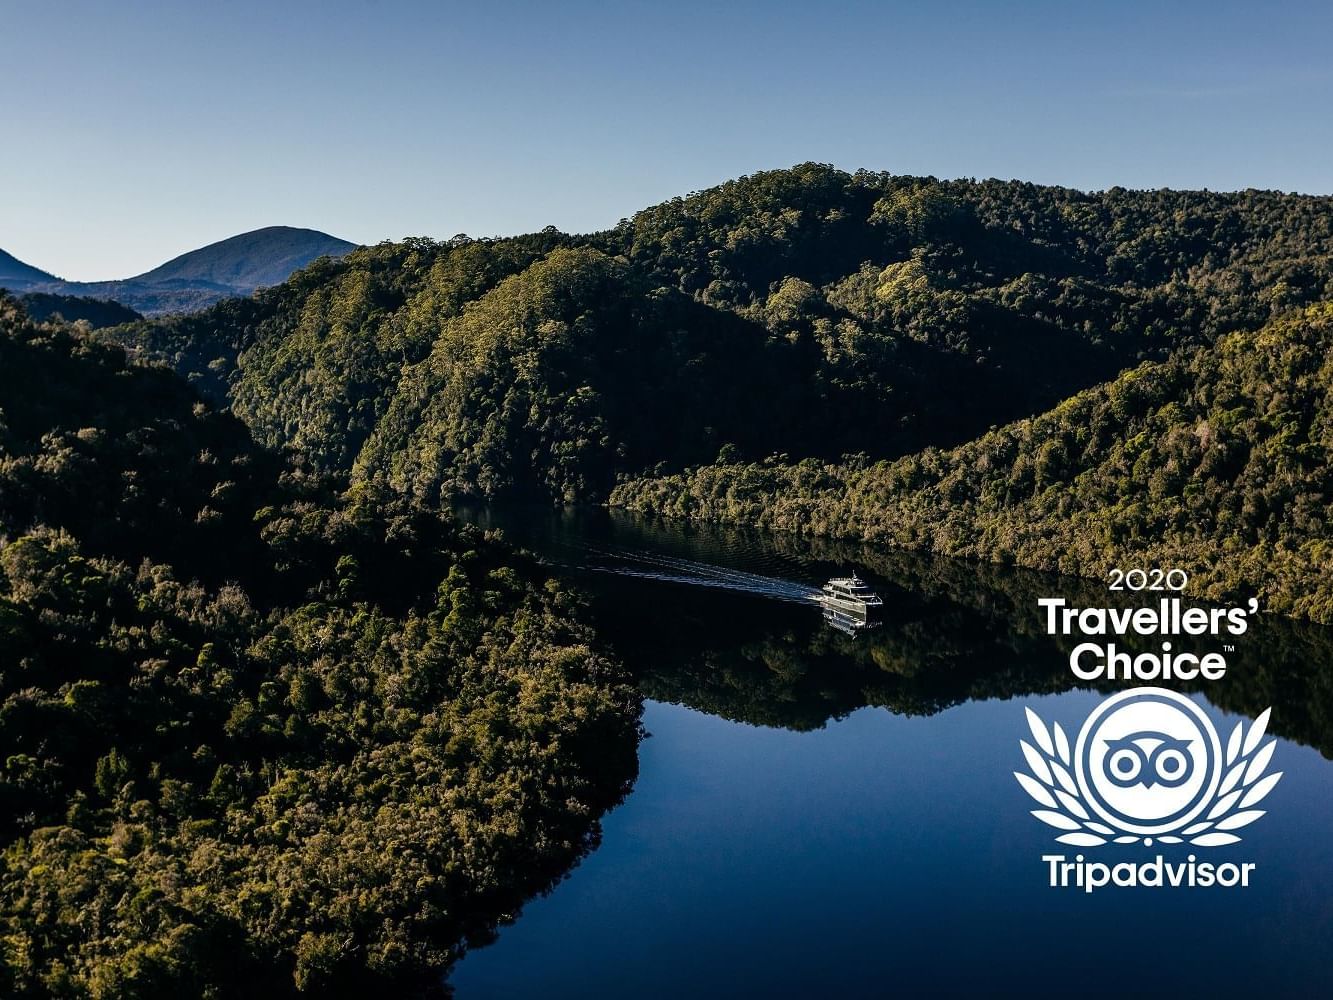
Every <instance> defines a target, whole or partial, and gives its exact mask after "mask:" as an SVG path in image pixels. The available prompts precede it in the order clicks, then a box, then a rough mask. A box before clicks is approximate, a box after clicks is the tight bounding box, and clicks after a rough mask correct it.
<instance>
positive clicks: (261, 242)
mask: <svg viewBox="0 0 1333 1000" xmlns="http://www.w3.org/2000/svg"><path fill="white" fill-rule="evenodd" d="M355 248H356V244H355V243H349V242H348V241H347V240H340V239H338V238H337V237H336V236H330V235H329V234H328V233H321V232H319V231H318V230H315V229H298V228H295V227H293V226H265V227H264V228H263V229H255V230H252V231H251V232H248V233H240V234H239V235H236V236H231V237H228V238H227V239H225V240H219V241H218V242H216V243H210V244H209V245H208V246H205V247H200V248H199V249H198V250H191V251H189V252H188V253H183V254H181V255H180V256H179V257H173V258H172V259H171V260H169V261H167V262H166V263H165V264H162V265H161V266H159V267H155V268H153V269H152V270H151V271H145V272H144V273H143V274H139V275H136V276H135V277H133V278H130V279H128V280H130V281H134V282H142V283H146V284H164V283H167V282H173V283H174V282H181V281H186V282H207V283H209V284H211V285H222V286H226V287H229V288H234V289H236V290H237V291H238V292H241V293H249V292H253V291H254V290H255V289H256V288H262V287H265V286H268V285H276V284H280V283H281V282H283V281H286V280H287V278H288V276H289V275H290V274H291V273H292V272H293V271H296V270H299V269H300V268H302V267H305V266H306V265H307V264H309V263H310V262H311V261H313V260H315V259H316V258H319V257H325V256H330V257H341V256H343V254H345V253H347V252H348V251H350V250H353V249H355Z"/></svg>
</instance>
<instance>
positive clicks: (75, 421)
mask: <svg viewBox="0 0 1333 1000" xmlns="http://www.w3.org/2000/svg"><path fill="white" fill-rule="evenodd" d="M0 379H4V382H3V385H0V400H2V401H3V407H4V410H3V415H4V417H3V425H2V426H3V428H4V431H3V436H0V762H2V767H0V842H3V844H4V854H3V860H0V991H3V992H4V994H5V995H6V996H15V997H45V996H68V997H76V996H92V997H106V998H111V997H116V998H119V997H178V996H214V997H223V996H242V995H262V996H270V995H283V994H289V993H293V992H301V993H312V994H318V995H333V996H343V995H346V996H360V995H365V993H366V992H368V991H372V990H375V989H383V988H391V989H394V990H398V991H401V990H404V989H412V990H415V989H420V988H424V987H426V986H429V985H430V984H431V983H432V982H435V981H437V980H438V976H439V974H440V972H441V970H443V969H444V968H445V967H447V965H448V964H449V963H450V962H451V961H452V960H454V959H455V958H456V957H457V956H458V954H459V953H460V952H461V950H462V949H463V948H464V947H465V946H466V944H467V943H468V942H469V941H471V940H484V939H486V938H487V937H488V936H489V935H490V934H492V933H493V930H494V927H495V926H496V924H497V923H498V922H499V921H502V920H506V919H510V918H512V916H513V914H514V913H515V912H516V911H517V910H518V908H519V907H520V906H521V905H522V903H523V902H524V901H525V900H526V899H527V898H528V897H530V896H531V895H533V894H534V893H537V892H540V891H543V890H544V889H546V888H548V887H549V886H550V884H551V883H552V882H553V880H555V879H558V878H559V877H561V875H562V873H563V872H564V871H566V870H567V868H568V867H569V866H570V865H571V864H573V863H574V862H575V861H577V859H578V858H579V857H580V856H581V855H582V853H584V852H585V851H586V850H587V849H588V847H589V845H590V844H591V843H593V842H594V841H595V838H596V837H597V835H598V830H597V821H598V817H599V816H600V815H601V813H602V812H603V811H604V810H605V809H607V808H608V807H609V806H611V805H612V804H614V803H615V802H616V801H617V800H618V799H619V797H620V796H621V795H622V794H623V793H624V791H625V789H626V787H627V782H628V781H629V780H631V779H632V777H633V774H634V769H635V749H636V745H637V737H638V717H639V702H638V696H637V694H636V693H635V692H634V691H633V689H632V688H631V687H630V686H629V685H628V683H627V681H626V678H625V676H624V675H623V673H622V671H621V669H620V668H619V666H618V665H617V664H615V663H614V662H612V661H610V660H608V659H607V658H606V656H605V655H603V654H602V653H601V652H599V651H598V648H597V646H596V644H595V642H594V637H593V636H592V634H591V633H590V632H589V630H588V629H587V627H586V626H584V625H582V624H580V623H579V615H580V612H579V610H578V603H577V601H575V600H574V599H573V598H572V597H571V595H569V594H567V593H565V592H563V591H562V590H561V589H560V588H559V586H558V585H556V584H554V583H549V582H547V581H545V580H543V578H542V576H541V574H540V572H539V570H538V569H537V568H536V567H535V566H534V565H533V564H531V563H530V562H528V561H526V560H523V559H520V558H518V557H516V556H514V555H513V554H512V553H510V552H508V551H507V550H506V549H504V548H503V547H502V546H500V545H498V544H497V543H496V542H495V541H494V540H493V539H490V538H487V537H484V536H483V534H482V533H481V532H480V531H478V530H477V529H471V528H468V529H457V528H454V527H452V526H451V525H450V524H449V523H448V522H447V521H446V520H444V519H442V518H441V517H440V516H439V515H438V514H427V513H424V512H422V511H420V510H416V509H413V508H411V507H409V506H408V505H406V504H405V503H403V502H401V501H398V500H395V499H394V498H392V497H389V496H387V495H385V494H383V493H382V492H379V491H376V490H375V489H373V488H372V487H370V486H369V485H362V486H360V487H356V488H353V489H351V490H348V491H346V492H345V493H343V494H342V495H338V494H336V493H335V492H334V491H333V490H332V489H331V488H330V486H329V485H328V484H326V483H325V482H324V481H322V480H319V479H314V478H310V477H307V476H304V475H302V474H301V472H300V470H299V469H297V468H295V467H293V466H290V465H284V464H283V463H280V462H279V461H278V460H277V459H276V458H274V457H273V456H271V455H267V454H265V453H263V452H262V451H260V450H259V449H257V448H256V447H255V446H254V445H253V444H251V443H250V442H249V440H248V438H247V436H246V435H245V433H244V428H243V427H242V426H241V425H240V424H239V423H238V422H236V421H235V420H233V419H231V418H229V417H223V416H219V415H218V414H216V413H214V412H213V411H211V410H210V409H209V408H208V407H207V406H205V405H203V404H200V403H198V401H197V399H195V398H194V397H193V396H192V394H191V393H190V392H189V391H188V390H187V389H186V388H185V387H184V386H183V384H181V383H179V382H178V381H177V380H176V379H175V378H174V376H171V375H170V374H169V373H166V372H164V371H161V370H156V371H153V370H145V369H141V368H136V367H134V366H127V365H126V362H125V358H124V356H123V355H122V354H121V353H120V352H119V351H118V350H116V349H114V348H110V347H106V346H103V345H99V344H95V343H90V342H89V341H88V340H86V339H84V338H82V337H80V336H77V335H74V334H72V333H70V332H69V331H66V330H63V329H57V328H51V327H45V326H38V325H35V324H33V323H31V322H30V321H28V320H26V319H24V318H23V317H22V316H21V314H19V313H18V311H17V310H16V309H15V308H14V306H13V304H12V301H11V300H7V299H3V298H0Z"/></svg>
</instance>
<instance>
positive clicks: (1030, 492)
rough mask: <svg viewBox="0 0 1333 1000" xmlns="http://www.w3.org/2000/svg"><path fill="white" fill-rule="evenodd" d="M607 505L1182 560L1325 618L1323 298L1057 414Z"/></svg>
mask: <svg viewBox="0 0 1333 1000" xmlns="http://www.w3.org/2000/svg"><path fill="white" fill-rule="evenodd" d="M612 501H613V502H614V503H616V504H619V505H622V506H626V507H630V508H633V509H635V510H639V511H644V512H651V513H658V514H664V515H667V516H673V517H687V518H701V519H705V520H715V521H738V522H741V523H745V524H755V525H762V526H765V527H769V528H775V529H779V530H784V531H796V532H807V533H811V534H817V535H829V536H837V537H845V538H857V539H866V540H870V541H874V542H881V543H889V544H891V545H893V546H898V547H903V548H914V549H929V550H931V551H934V552H938V553H941V554H945V555H954V556H966V557H971V558H980V559H986V560H991V561H996V562H1012V563H1018V564H1020V565H1024V566H1031V567H1036V568H1040V569H1047V570H1059V571H1060V572H1063V573H1067V574H1071V575H1079V576H1101V575H1104V574H1105V573H1106V572H1107V571H1108V570H1109V569H1111V568H1112V567H1120V568H1129V567H1134V566H1140V567H1149V568H1151V567H1161V568H1168V567H1172V566H1178V567H1180V568H1182V569H1184V570H1186V571H1187V572H1188V573H1189V574H1190V578H1191V590H1192V591H1193V592H1195V593H1201V594H1204V595H1207V596H1210V597H1215V598H1237V597H1241V596H1248V595H1251V594H1255V593H1257V594H1258V595H1259V596H1260V598H1261V600H1262V602H1263V605H1264V607H1265V608H1266V609H1269V610H1273V611H1277V612H1282V613H1286V614H1291V615H1297V616H1301V617H1309V618H1314V619H1316V620H1319V621H1324V622H1330V621H1333V531H1331V530H1330V528H1331V525H1330V520H1329V519H1330V509H1331V508H1333V305H1330V304H1324V305H1320V306H1314V307H1311V308H1309V309H1308V310H1306V311H1304V312H1299V313H1296V314H1293V315H1290V316H1288V317H1286V318H1283V319H1281V320H1277V321H1275V322H1273V323H1270V324H1268V325H1267V326H1265V327H1264V328H1262V329H1261V330H1259V331H1256V332H1237V333H1232V334H1229V335H1226V336H1224V337H1222V338H1221V339H1220V340H1219V341H1218V342H1217V343H1216V344H1215V345H1213V346H1211V347H1208V348H1204V349H1201V350H1197V351H1193V352H1181V353H1179V354H1177V355H1175V356H1173V357H1172V358H1171V359H1169V360H1168V361H1166V362H1163V363H1145V364H1143V365H1141V366H1139V367H1137V368H1135V369H1133V370H1131V371H1129V372H1126V373H1125V374H1123V375H1121V376H1120V377H1119V378H1117V379H1115V380H1114V381H1112V382H1110V383H1108V384H1106V385H1102V386H1099V387H1097V388H1095V389H1091V390H1088V391H1086V392H1082V393H1080V394H1078V395H1076V396H1074V397H1073V398H1072V399H1069V400H1067V401H1065V402H1064V403H1061V404H1060V405H1059V406H1057V407H1056V408H1055V409H1053V410H1051V411H1050V412H1048V413H1045V414H1042V415H1041V416H1039V417H1036V418H1034V419H1030V420H1022V421H1019V422H1017V423H1013V424H1010V425H1008V426H1006V427H1002V428H999V429H997V430H994V431H991V432H990V433H988V434H985V435H983V436H982V437H980V438H979V439H977V440H976V441H973V442H970V443H968V444H966V445H963V446H961V447H959V448H955V449H952V450H949V451H940V450H938V449H928V450H926V451H924V452H922V453H920V454H918V455H912V456H910V457H907V458H903V459H900V460H898V461H896V462H882V463H878V464H874V465H870V466H866V465H865V464H864V463H857V462H852V463H841V464H824V463H820V462H817V461H813V460H807V461H803V462H800V463H797V464H794V465H787V464H782V463H779V462H773V461H769V462H759V463H751V464H730V465H717V466H711V467H704V468H699V469H696V470H693V471H691V472H689V473H687V474H684V475H676V476H668V477H664V478H661V479H645V480H640V481H637V482H631V483H626V484H622V485H621V486H620V487H619V488H618V489H617V491H616V492H615V494H614V495H613V497H612Z"/></svg>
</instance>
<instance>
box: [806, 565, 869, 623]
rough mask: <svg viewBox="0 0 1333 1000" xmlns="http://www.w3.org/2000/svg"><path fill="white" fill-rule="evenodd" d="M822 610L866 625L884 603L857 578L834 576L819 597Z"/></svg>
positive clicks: (855, 576) (853, 575) (853, 576)
mask: <svg viewBox="0 0 1333 1000" xmlns="http://www.w3.org/2000/svg"><path fill="white" fill-rule="evenodd" d="M819 603H820V604H821V605H822V606H823V608H824V610H825V611H826V612H827V611H832V612H836V613H838V614H839V615H845V616H847V617H850V618H852V619H854V620H857V621H859V622H860V623H861V624H862V625H868V624H870V623H871V620H872V619H873V618H874V616H875V615H876V614H877V613H878V611H879V609H880V608H882V607H883V606H884V602H883V601H881V600H880V599H879V595H878V594H876V593H875V592H874V591H873V590H871V589H870V587H869V586H868V585H867V584H866V582H865V581H864V580H862V579H861V578H860V577H859V576H857V575H856V574H855V573H853V574H852V575H851V576H835V577H834V578H833V579H832V580H830V581H829V582H828V583H826V584H824V589H823V591H822V592H821V593H820V595H819Z"/></svg>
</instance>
